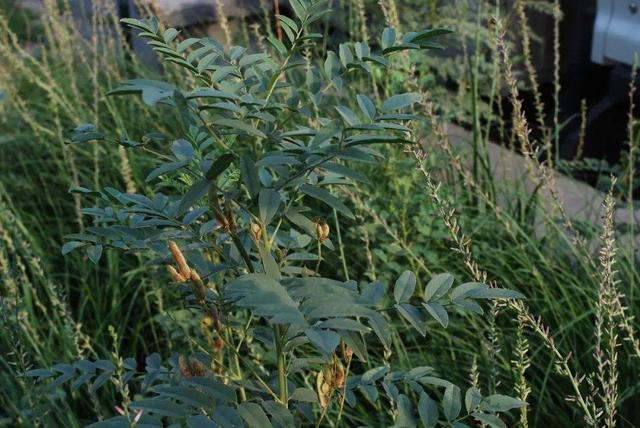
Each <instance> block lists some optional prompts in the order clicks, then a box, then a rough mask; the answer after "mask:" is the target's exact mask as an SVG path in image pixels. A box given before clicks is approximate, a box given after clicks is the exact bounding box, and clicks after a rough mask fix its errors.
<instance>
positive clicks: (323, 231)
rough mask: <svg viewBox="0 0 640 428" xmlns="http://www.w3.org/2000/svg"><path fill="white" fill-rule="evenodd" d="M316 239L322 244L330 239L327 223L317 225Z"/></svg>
mask: <svg viewBox="0 0 640 428" xmlns="http://www.w3.org/2000/svg"><path fill="white" fill-rule="evenodd" d="M316 238H318V241H320V242H324V241H326V240H327V239H329V225H328V224H327V223H316Z"/></svg>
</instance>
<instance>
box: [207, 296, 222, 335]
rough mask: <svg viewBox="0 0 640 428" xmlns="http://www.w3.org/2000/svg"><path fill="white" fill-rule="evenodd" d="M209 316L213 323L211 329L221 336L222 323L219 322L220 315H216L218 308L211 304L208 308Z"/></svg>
mask: <svg viewBox="0 0 640 428" xmlns="http://www.w3.org/2000/svg"><path fill="white" fill-rule="evenodd" d="M209 316H210V317H211V320H212V321H213V328H214V329H215V330H216V331H217V332H218V334H221V332H222V323H221V322H220V315H219V314H218V308H217V307H216V305H214V304H213V303H212V304H211V306H209Z"/></svg>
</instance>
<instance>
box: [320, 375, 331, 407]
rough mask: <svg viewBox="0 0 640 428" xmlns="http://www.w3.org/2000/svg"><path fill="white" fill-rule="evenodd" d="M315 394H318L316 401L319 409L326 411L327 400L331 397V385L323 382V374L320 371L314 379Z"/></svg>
mask: <svg viewBox="0 0 640 428" xmlns="http://www.w3.org/2000/svg"><path fill="white" fill-rule="evenodd" d="M316 393H317V394H318V401H319V402H320V407H322V408H323V409H326V408H327V406H328V405H329V398H330V397H331V385H329V384H328V383H327V382H326V381H325V376H324V372H323V371H322V370H320V371H319V372H318V376H317V377H316Z"/></svg>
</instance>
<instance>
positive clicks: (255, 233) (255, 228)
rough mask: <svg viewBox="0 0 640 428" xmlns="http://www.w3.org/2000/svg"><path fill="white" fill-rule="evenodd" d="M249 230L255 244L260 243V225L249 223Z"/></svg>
mask: <svg viewBox="0 0 640 428" xmlns="http://www.w3.org/2000/svg"><path fill="white" fill-rule="evenodd" d="M250 229H251V234H252V235H253V238H254V239H255V240H256V242H260V241H262V228H261V227H260V225H259V224H256V223H251V226H250Z"/></svg>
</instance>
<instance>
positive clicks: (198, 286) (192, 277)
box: [167, 241, 207, 304]
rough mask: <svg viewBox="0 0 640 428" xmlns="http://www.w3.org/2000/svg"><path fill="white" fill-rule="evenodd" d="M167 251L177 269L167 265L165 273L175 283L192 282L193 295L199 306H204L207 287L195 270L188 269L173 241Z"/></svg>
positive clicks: (185, 260)
mask: <svg viewBox="0 0 640 428" xmlns="http://www.w3.org/2000/svg"><path fill="white" fill-rule="evenodd" d="M168 245H169V251H170V252H171V256H172V257H173V261H174V262H175V263H176V266H177V267H178V269H176V268H175V267H174V266H171V265H167V272H169V275H171V278H173V280H174V281H176V282H188V281H189V282H192V283H193V286H194V290H193V292H194V294H195V296H196V300H197V301H198V303H199V304H204V301H205V298H206V296H207V287H206V286H205V285H204V282H203V281H202V278H200V275H198V272H196V270H195V269H192V268H191V267H189V264H188V263H187V259H186V258H185V257H184V254H183V253H182V250H181V249H180V247H178V244H176V243H175V242H174V241H169V244H168Z"/></svg>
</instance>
